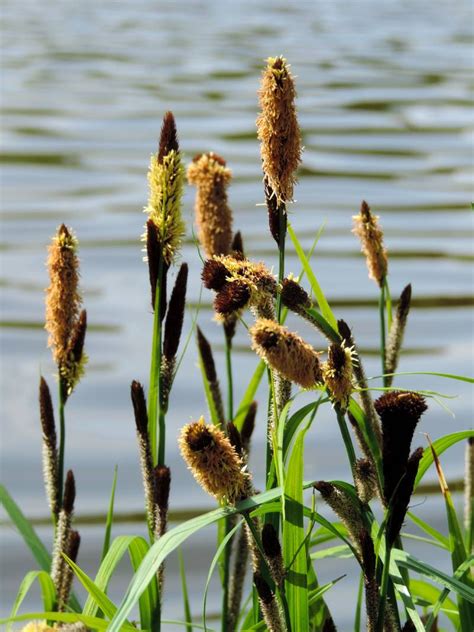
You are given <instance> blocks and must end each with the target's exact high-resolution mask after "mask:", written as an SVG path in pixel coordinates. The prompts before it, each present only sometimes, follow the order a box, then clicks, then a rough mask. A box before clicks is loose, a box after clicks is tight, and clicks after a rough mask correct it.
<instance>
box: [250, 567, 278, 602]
mask: <svg viewBox="0 0 474 632" xmlns="http://www.w3.org/2000/svg"><path fill="white" fill-rule="evenodd" d="M253 583H254V584H255V588H256V589H257V593H258V596H259V598H260V599H261V600H262V601H263V603H264V604H270V603H271V602H272V601H273V597H274V595H273V593H272V591H271V589H270V586H269V585H268V584H267V582H266V580H265V579H264V578H263V577H262V575H260V574H259V573H254V575H253Z"/></svg>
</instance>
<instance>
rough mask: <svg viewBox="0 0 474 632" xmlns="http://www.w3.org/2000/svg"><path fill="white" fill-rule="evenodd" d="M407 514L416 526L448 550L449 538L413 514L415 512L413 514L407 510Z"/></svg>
mask: <svg viewBox="0 0 474 632" xmlns="http://www.w3.org/2000/svg"><path fill="white" fill-rule="evenodd" d="M407 516H408V517H409V518H410V520H412V521H413V522H414V523H415V524H416V526H417V527H419V528H420V529H421V530H422V531H424V532H425V533H427V534H428V535H430V536H431V537H433V538H434V539H435V540H437V541H438V542H439V543H440V544H441V545H442V546H443V548H444V549H446V550H447V551H449V550H450V546H449V539H448V538H446V537H445V536H444V535H443V534H442V533H440V532H439V531H437V530H436V529H435V528H434V527H432V526H431V525H430V524H428V523H427V522H425V521H424V520H422V519H421V518H418V516H415V514H413V513H412V512H411V511H407Z"/></svg>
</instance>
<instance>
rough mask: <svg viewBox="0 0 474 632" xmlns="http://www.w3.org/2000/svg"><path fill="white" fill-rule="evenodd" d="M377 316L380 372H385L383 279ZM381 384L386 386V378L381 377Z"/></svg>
mask: <svg viewBox="0 0 474 632" xmlns="http://www.w3.org/2000/svg"><path fill="white" fill-rule="evenodd" d="M379 316H380V356H381V361H382V374H384V373H385V355H386V354H385V341H386V330H385V281H383V283H382V287H381V288H380V298H379ZM383 385H384V386H387V379H386V378H385V377H384V378H383Z"/></svg>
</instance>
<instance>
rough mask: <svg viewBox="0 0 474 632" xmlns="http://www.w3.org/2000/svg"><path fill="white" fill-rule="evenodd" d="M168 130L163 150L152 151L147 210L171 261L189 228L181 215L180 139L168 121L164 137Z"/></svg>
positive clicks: (166, 259) (164, 250) (164, 255)
mask: <svg viewBox="0 0 474 632" xmlns="http://www.w3.org/2000/svg"><path fill="white" fill-rule="evenodd" d="M173 123H174V121H173ZM165 132H166V134H165ZM168 132H169V133H168ZM164 134H165V135H166V139H165V141H163V143H160V150H159V153H158V154H154V155H152V156H151V159H150V167H149V170H148V186H149V198H148V204H147V206H146V207H145V209H144V210H145V213H147V214H148V217H149V219H151V221H152V222H153V224H154V225H155V226H156V229H157V236H158V242H159V244H160V246H161V249H162V250H161V252H162V256H163V259H164V261H165V262H166V263H167V264H168V265H169V264H171V262H172V261H173V259H174V258H175V255H176V252H177V250H178V249H179V246H180V245H181V238H182V236H183V234H184V229H185V226H184V222H183V219H182V217H181V198H182V194H183V186H184V167H183V165H182V163H181V153H180V152H179V149H178V148H177V141H176V142H174V139H175V138H176V133H175V131H174V132H173V131H172V130H171V127H170V126H166V130H165V125H163V132H162V137H163V135H164ZM167 150H168V151H167ZM165 151H166V152H167V153H163V152H165ZM143 241H146V235H144V236H143Z"/></svg>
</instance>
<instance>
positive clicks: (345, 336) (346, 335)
mask: <svg viewBox="0 0 474 632" xmlns="http://www.w3.org/2000/svg"><path fill="white" fill-rule="evenodd" d="M337 329H338V331H339V335H340V336H341V338H342V340H343V342H345V344H346V346H348V347H351V346H352V345H353V342H354V341H353V340H352V332H351V328H350V327H349V325H348V324H347V323H346V321H345V320H342V318H341V319H340V320H338V321H337Z"/></svg>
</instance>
